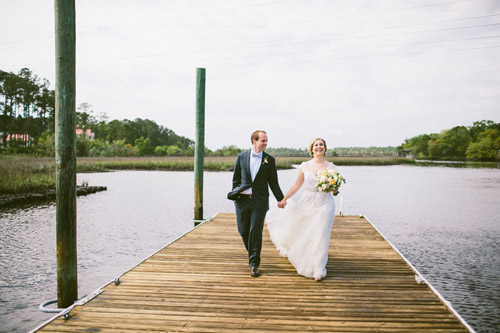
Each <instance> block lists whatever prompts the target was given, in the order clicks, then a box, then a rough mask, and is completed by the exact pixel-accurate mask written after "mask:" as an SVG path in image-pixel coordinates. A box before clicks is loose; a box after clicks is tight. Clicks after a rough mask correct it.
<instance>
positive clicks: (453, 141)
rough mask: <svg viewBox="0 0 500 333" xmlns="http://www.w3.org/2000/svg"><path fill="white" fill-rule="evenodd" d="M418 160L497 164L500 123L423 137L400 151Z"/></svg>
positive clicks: (481, 123) (479, 123)
mask: <svg viewBox="0 0 500 333" xmlns="http://www.w3.org/2000/svg"><path fill="white" fill-rule="evenodd" d="M399 148H401V149H407V150H409V151H411V153H412V155H413V156H414V157H416V158H428V159H437V160H439V159H449V160H465V159H470V160H481V161H494V160H497V159H498V158H499V152H500V123H495V122H494V121H492V120H482V121H475V122H474V123H473V124H472V126H467V127H466V126H455V127H453V128H451V129H447V130H443V131H442V132H441V133H432V134H422V135H419V136H415V137H413V138H410V139H406V140H405V142H404V143H403V144H402V145H401V147H399Z"/></svg>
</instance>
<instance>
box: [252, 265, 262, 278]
mask: <svg viewBox="0 0 500 333" xmlns="http://www.w3.org/2000/svg"><path fill="white" fill-rule="evenodd" d="M250 275H251V276H252V277H259V276H260V271H259V267H257V266H252V267H250Z"/></svg>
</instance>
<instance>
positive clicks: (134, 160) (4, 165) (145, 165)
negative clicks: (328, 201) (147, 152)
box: [0, 156, 414, 194]
mask: <svg viewBox="0 0 500 333" xmlns="http://www.w3.org/2000/svg"><path fill="white" fill-rule="evenodd" d="M308 159H309V158H305V157H300V158H297V157H277V158H276V165H277V167H278V169H290V168H293V165H296V164H300V163H302V162H304V161H307V160H308ZM329 160H330V161H332V162H333V163H335V164H336V165H339V166H341V165H394V164H408V163H414V161H413V160H410V159H402V158H391V157H367V158H362V157H349V158H337V157H336V158H329ZM234 161H235V157H233V156H229V157H206V158H205V170H207V171H232V169H233V166H234ZM193 169H194V162H193V157H115V158H90V157H85V158H78V160H77V172H79V173H83V172H106V171H112V170H164V171H192V170H193ZM55 173H56V169H55V162H54V158H50V157H31V156H0V194H17V193H25V192H43V191H45V190H47V189H54V188H55V183H56V176H55ZM94 185H99V184H94Z"/></svg>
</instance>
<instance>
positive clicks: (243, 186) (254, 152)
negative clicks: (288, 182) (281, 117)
mask: <svg viewBox="0 0 500 333" xmlns="http://www.w3.org/2000/svg"><path fill="white" fill-rule="evenodd" d="M251 140H252V149H250V150H247V151H244V152H242V153H240V154H238V157H237V158H236V164H235V166H234V174H233V190H232V191H231V192H230V193H229V194H228V199H230V200H234V201H235V204H234V205H235V208H236V220H237V224H238V232H239V233H240V235H241V238H242V239H243V243H244V244H245V248H246V249H247V251H248V262H249V265H250V275H251V276H252V277H258V276H260V271H259V264H260V251H261V249H262V229H263V228H264V218H265V217H266V212H267V211H268V210H269V189H268V185H269V187H270V188H271V190H272V191H273V194H274V197H275V198H276V200H278V206H279V207H280V208H284V205H282V204H281V203H280V202H281V200H282V199H283V193H282V192H281V189H280V186H279V184H278V172H277V171H276V163H275V160H274V158H273V157H272V156H271V155H269V154H266V153H265V152H264V151H265V150H266V147H267V133H266V132H264V131H255V132H253V133H252V135H251Z"/></svg>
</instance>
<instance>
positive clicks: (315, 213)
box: [266, 138, 335, 281]
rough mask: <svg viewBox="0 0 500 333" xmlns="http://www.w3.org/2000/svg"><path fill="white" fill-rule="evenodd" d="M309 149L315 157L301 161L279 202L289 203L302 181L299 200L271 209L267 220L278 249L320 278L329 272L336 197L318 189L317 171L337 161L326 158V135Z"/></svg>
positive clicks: (297, 266)
mask: <svg viewBox="0 0 500 333" xmlns="http://www.w3.org/2000/svg"><path fill="white" fill-rule="evenodd" d="M309 153H310V155H311V156H312V157H313V158H312V159H311V160H309V161H307V162H303V163H302V164H301V165H300V167H299V171H298V176H297V180H296V181H295V184H294V185H293V186H292V187H291V188H290V190H289V191H288V193H287V194H286V195H285V197H284V198H283V200H282V201H281V202H280V203H279V204H281V205H287V200H288V199H289V198H291V197H292V196H293V195H294V194H295V193H297V191H298V190H299V189H300V188H301V187H302V185H304V192H303V193H302V195H301V196H300V198H299V200H298V201H296V202H294V201H290V203H288V205H287V207H286V209H284V210H272V211H270V212H269V213H268V216H267V217H266V224H267V229H268V231H269V234H270V237H271V240H272V241H273V243H274V245H275V246H276V249H278V250H279V252H280V255H281V256H283V257H287V258H288V260H289V261H290V263H291V264H292V265H293V266H294V267H295V269H296V270H297V273H299V274H300V275H303V276H305V277H308V278H314V279H315V280H316V281H321V280H322V279H323V278H324V277H325V276H326V263H327V261H328V248H329V245H330V232H331V229H332V223H333V218H334V217H335V201H334V199H333V195H332V193H326V192H318V190H317V188H316V184H317V175H318V173H319V172H323V171H324V170H326V169H335V165H334V164H333V163H331V162H328V161H327V160H325V153H326V142H325V140H323V139H320V138H316V139H314V141H313V142H312V143H311V144H310V145H309Z"/></svg>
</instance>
